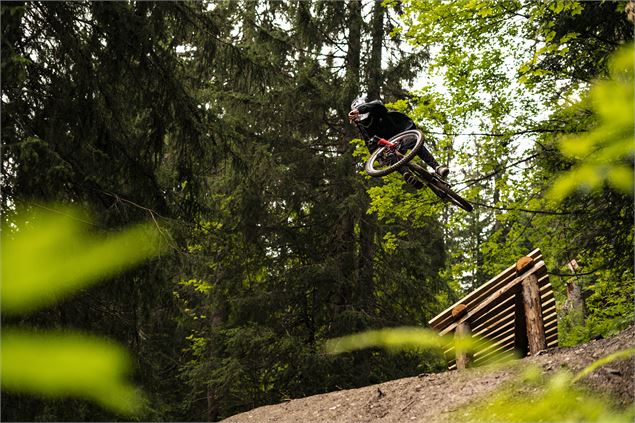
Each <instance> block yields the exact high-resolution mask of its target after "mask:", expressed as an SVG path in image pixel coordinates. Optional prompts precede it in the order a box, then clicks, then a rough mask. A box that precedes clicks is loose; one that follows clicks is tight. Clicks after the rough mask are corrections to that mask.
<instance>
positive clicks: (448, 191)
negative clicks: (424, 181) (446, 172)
mask: <svg viewBox="0 0 635 423" xmlns="http://www.w3.org/2000/svg"><path fill="white" fill-rule="evenodd" d="M435 182H436V181H435ZM429 186H430V188H431V189H432V191H433V192H434V193H435V194H436V195H437V196H439V197H441V199H443V200H446V201H449V202H451V203H453V204H454V205H455V206H458V207H460V208H462V209H463V210H465V211H467V212H471V211H472V210H474V207H473V206H472V204H470V202H469V201H467V200H466V199H465V198H463V197H461V196H460V195H459V194H457V193H456V192H454V191H453V190H452V188H450V187H449V186H448V185H445V184H441V183H434V182H430V184H429Z"/></svg>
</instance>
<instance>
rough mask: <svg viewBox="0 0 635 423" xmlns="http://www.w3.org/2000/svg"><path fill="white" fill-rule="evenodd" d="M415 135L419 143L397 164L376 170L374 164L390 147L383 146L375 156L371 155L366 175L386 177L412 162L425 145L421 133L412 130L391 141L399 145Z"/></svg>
mask: <svg viewBox="0 0 635 423" xmlns="http://www.w3.org/2000/svg"><path fill="white" fill-rule="evenodd" d="M413 135H414V136H416V137H417V142H416V143H415V145H414V146H413V147H412V149H411V150H410V151H409V152H408V153H406V154H405V155H403V156H402V157H401V158H400V159H399V160H398V161H397V162H395V163H393V164H391V165H389V166H387V167H385V168H382V169H375V166H374V164H375V161H377V160H378V158H379V157H380V155H381V154H383V153H384V151H386V150H387V149H388V147H387V146H382V147H379V148H378V149H377V150H375V151H374V152H373V154H371V156H370V158H369V159H368V160H367V161H366V166H365V169H366V173H368V174H369V175H370V176H386V175H388V174H389V173H392V172H394V171H395V170H397V169H398V168H400V167H401V166H403V165H405V164H406V163H408V162H409V161H410V160H412V159H413V158H414V157H415V156H416V155H417V153H419V150H420V149H421V146H422V145H423V136H422V135H421V132H419V131H418V130H416V129H411V130H409V131H404V132H402V133H401V134H397V135H395V136H394V137H392V138H391V139H390V140H389V141H390V142H392V143H397V142H401V141H403V140H404V139H405V138H407V137H411V136H413Z"/></svg>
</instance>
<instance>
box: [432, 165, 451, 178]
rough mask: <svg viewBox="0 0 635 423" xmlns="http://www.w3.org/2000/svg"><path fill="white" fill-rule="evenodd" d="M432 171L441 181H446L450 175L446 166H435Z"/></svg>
mask: <svg viewBox="0 0 635 423" xmlns="http://www.w3.org/2000/svg"><path fill="white" fill-rule="evenodd" d="M434 171H435V172H436V173H437V175H439V176H440V177H441V178H443V179H446V178H447V177H448V174H449V173H450V169H448V168H447V167H446V166H437V168H436V169H435V170H434Z"/></svg>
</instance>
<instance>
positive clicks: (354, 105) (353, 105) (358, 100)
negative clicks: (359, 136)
mask: <svg viewBox="0 0 635 423" xmlns="http://www.w3.org/2000/svg"><path fill="white" fill-rule="evenodd" d="M364 103H368V99H367V98H366V97H365V96H360V97H357V98H356V99H355V100H353V102H352V103H351V110H355V109H357V108H358V107H359V106H361V105H362V104H364ZM368 115H369V114H368V113H362V114H360V115H359V120H366V119H368Z"/></svg>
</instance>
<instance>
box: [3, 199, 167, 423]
mask: <svg viewBox="0 0 635 423" xmlns="http://www.w3.org/2000/svg"><path fill="white" fill-rule="evenodd" d="M16 216H17V219H16V220H14V221H12V222H10V223H3V227H2V252H1V258H2V271H1V276H2V286H1V297H2V299H1V305H2V313H6V314H20V313H25V312H29V311H32V310H35V309H37V308H39V307H44V306H47V305H50V304H52V303H54V302H56V301H59V300H60V299H61V298H63V297H64V296H66V295H69V294H71V293H73V292H74V291H77V290H78V289H81V288H82V287H85V286H87V285H89V284H91V283H95V282H96V281H98V280H100V279H104V278H106V277H108V276H111V275H113V274H115V273H117V272H121V271H123V270H126V269H128V268H130V267H131V266H133V265H135V264H138V263H140V262H142V261H143V260H145V259H147V258H149V257H152V256H155V255H157V254H159V253H160V252H161V249H162V248H161V245H162V244H161V242H160V240H159V233H158V230H157V229H156V227H155V226H153V225H138V226H135V227H133V228H131V229H127V230H124V231H121V232H116V233H109V234H107V235H104V234H96V233H89V232H88V231H87V225H86V224H87V223H89V222H88V221H87V220H86V217H85V216H84V215H82V214H81V213H79V212H78V211H77V210H76V209H72V208H68V207H57V208H56V210H53V209H50V211H47V212H34V211H31V212H20V211H18V213H17V214H16ZM0 349H1V360H0V361H1V365H0V368H1V374H0V376H1V380H2V389H3V390H6V391H10V392H19V393H26V394H38V395H42V396H45V397H63V396H76V397H81V398H85V399H90V400H94V401H96V402H97V403H99V404H101V405H102V406H103V407H105V408H108V409H110V410H112V411H114V412H116V413H119V414H122V415H134V414H137V413H138V412H139V411H140V410H141V408H142V406H143V400H142V395H141V394H140V393H139V392H137V390H136V389H135V388H134V387H133V386H132V385H130V384H129V383H127V382H126V381H125V377H126V373H127V372H128V371H129V370H130V362H129V359H128V355H127V353H126V351H125V349H123V348H122V347H119V346H117V345H115V344H114V343H112V342H109V341H106V340H103V339H99V338H95V337H92V336H86V335H80V334H72V333H61V332H48V333H47V332H32V331H27V330H23V329H16V328H7V327H4V326H3V328H2V337H1V348H0Z"/></svg>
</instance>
